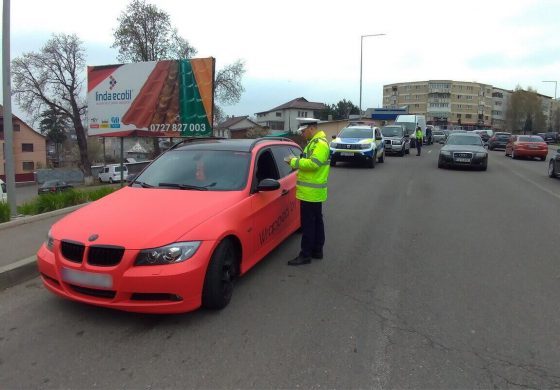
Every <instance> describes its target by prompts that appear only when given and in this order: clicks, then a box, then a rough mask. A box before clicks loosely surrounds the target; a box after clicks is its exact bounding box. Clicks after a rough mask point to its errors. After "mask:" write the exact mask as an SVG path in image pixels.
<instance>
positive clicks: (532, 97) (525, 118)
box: [505, 86, 546, 133]
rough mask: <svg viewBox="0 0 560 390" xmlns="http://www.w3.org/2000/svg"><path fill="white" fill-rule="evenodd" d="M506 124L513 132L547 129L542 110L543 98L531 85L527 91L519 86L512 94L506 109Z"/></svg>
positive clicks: (536, 131)
mask: <svg viewBox="0 0 560 390" xmlns="http://www.w3.org/2000/svg"><path fill="white" fill-rule="evenodd" d="M505 120H506V126H507V128H508V129H509V130H511V131H512V132H517V133H519V132H521V131H524V132H527V131H529V132H533V133H538V132H541V131H545V129H546V118H545V116H544V114H543V112H542V104H541V98H540V97H539V95H538V94H537V92H536V91H535V90H534V89H532V88H531V87H529V88H528V90H527V91H525V90H523V89H522V88H521V87H520V86H517V87H516V89H515V91H514V92H513V93H512V94H511V98H510V100H509V103H508V107H507V111H506V119H505Z"/></svg>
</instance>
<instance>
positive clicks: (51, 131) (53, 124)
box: [39, 107, 70, 161]
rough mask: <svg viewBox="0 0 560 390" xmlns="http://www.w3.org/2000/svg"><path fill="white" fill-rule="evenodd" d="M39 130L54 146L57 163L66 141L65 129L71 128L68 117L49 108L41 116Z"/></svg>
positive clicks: (54, 108)
mask: <svg viewBox="0 0 560 390" xmlns="http://www.w3.org/2000/svg"><path fill="white" fill-rule="evenodd" d="M40 118H41V121H40V122H39V130H40V131H41V133H42V134H43V135H45V136H46V137H47V139H48V140H49V141H51V142H52V143H53V144H54V148H55V155H56V158H57V161H58V160H60V147H61V145H62V144H63V143H64V141H66V131H65V129H66V128H68V127H69V125H70V123H69V119H68V117H67V116H66V115H65V114H64V113H63V112H61V111H60V110H59V109H57V108H56V107H53V108H48V109H46V110H45V111H43V112H42V113H41V115H40Z"/></svg>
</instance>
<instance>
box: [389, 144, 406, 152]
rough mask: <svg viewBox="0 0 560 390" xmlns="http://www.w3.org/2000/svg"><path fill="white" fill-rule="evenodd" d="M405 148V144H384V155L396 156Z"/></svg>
mask: <svg viewBox="0 0 560 390" xmlns="http://www.w3.org/2000/svg"><path fill="white" fill-rule="evenodd" d="M405 148H406V144H395V145H393V144H389V143H385V153H387V154H398V153H402V152H403V151H404V150H406V149H405Z"/></svg>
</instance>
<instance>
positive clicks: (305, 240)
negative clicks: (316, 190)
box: [300, 200, 325, 257]
mask: <svg viewBox="0 0 560 390" xmlns="http://www.w3.org/2000/svg"><path fill="white" fill-rule="evenodd" d="M322 208H323V202H305V201H303V200H302V201H300V215H301V231H302V237H301V252H300V256H301V257H311V255H312V254H319V253H321V254H322V253H323V245H325V225H324V224H323V210H322Z"/></svg>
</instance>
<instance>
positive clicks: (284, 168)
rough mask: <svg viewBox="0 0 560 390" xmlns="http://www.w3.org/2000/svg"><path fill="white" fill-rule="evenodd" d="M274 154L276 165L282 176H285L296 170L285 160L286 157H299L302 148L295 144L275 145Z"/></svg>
mask: <svg viewBox="0 0 560 390" xmlns="http://www.w3.org/2000/svg"><path fill="white" fill-rule="evenodd" d="M272 154H273V155H274V159H275V160H276V165H277V166H278V169H279V170H280V176H281V177H284V176H288V175H289V174H290V173H292V172H294V170H293V169H292V168H291V167H290V166H289V165H288V164H286V163H285V162H284V158H285V157H287V156H296V157H299V155H300V154H301V150H299V149H297V148H295V147H293V146H273V147H272Z"/></svg>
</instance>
